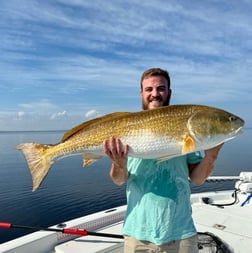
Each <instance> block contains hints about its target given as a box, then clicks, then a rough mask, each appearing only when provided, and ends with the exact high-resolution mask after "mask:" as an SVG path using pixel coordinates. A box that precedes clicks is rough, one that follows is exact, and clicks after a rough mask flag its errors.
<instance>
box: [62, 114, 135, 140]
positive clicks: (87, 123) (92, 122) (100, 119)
mask: <svg viewBox="0 0 252 253" xmlns="http://www.w3.org/2000/svg"><path fill="white" fill-rule="evenodd" d="M129 114H132V113H131V112H113V113H110V114H106V115H104V116H101V117H98V118H94V119H91V120H88V121H85V122H83V123H81V124H80V125H77V126H75V127H74V128H72V129H70V130H68V131H67V132H66V133H65V134H64V135H63V137H62V139H61V142H64V141H66V140H67V139H69V138H70V137H71V136H73V135H74V134H75V133H77V132H78V131H80V130H82V129H83V128H86V127H89V126H91V125H95V124H97V123H99V124H101V123H102V122H105V121H108V120H113V119H116V118H120V117H123V116H126V115H129Z"/></svg>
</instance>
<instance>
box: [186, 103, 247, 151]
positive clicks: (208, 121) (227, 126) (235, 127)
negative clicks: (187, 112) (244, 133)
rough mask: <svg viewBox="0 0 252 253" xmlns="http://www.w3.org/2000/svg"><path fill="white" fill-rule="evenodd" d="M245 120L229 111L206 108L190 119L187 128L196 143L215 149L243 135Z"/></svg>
mask: <svg viewBox="0 0 252 253" xmlns="http://www.w3.org/2000/svg"><path fill="white" fill-rule="evenodd" d="M243 126H244V120H243V119H241V118H240V117H238V116H236V115H234V114H232V113H229V112H227V111H224V110H221V109H217V108H211V107H206V108H204V109H203V110H199V111H196V112H195V113H194V114H192V116H191V117H190V118H189V120H188V123H187V128H188V130H189V132H190V135H191V136H192V137H193V138H194V140H195V142H196V143H198V145H200V146H202V147H205V148H206V147H207V148H210V147H214V146H216V145H218V144H220V143H223V142H226V141H228V140H231V139H233V138H235V137H236V136H237V135H239V134H240V133H241V129H242V127H243Z"/></svg>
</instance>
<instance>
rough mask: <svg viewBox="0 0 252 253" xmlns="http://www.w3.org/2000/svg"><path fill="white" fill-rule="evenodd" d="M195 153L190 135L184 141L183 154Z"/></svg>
mask: <svg viewBox="0 0 252 253" xmlns="http://www.w3.org/2000/svg"><path fill="white" fill-rule="evenodd" d="M193 151H195V144H194V140H193V138H192V137H191V136H190V135H187V136H186V137H185V138H184V139H183V141H182V154H187V153H191V152H193Z"/></svg>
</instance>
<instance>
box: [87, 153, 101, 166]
mask: <svg viewBox="0 0 252 253" xmlns="http://www.w3.org/2000/svg"><path fill="white" fill-rule="evenodd" d="M102 157H103V156H97V155H93V154H83V160H82V162H83V167H87V166H89V165H91V164H92V163H95V162H96V161H98V160H100V159H101V158H102Z"/></svg>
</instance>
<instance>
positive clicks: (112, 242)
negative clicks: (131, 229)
mask: <svg viewBox="0 0 252 253" xmlns="http://www.w3.org/2000/svg"><path fill="white" fill-rule="evenodd" d="M121 228H122V222H119V223H118V224H115V225H113V226H109V227H107V228H105V229H103V230H101V231H99V232H102V233H109V234H110V233H113V234H120V233H121ZM73 252H85V253H94V252H96V253H105V252H110V253H123V240H122V239H117V238H106V237H100V236H95V237H94V236H85V237H78V238H76V239H75V240H71V241H68V242H65V243H62V244H60V245H57V246H56V247H55V253H73Z"/></svg>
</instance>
